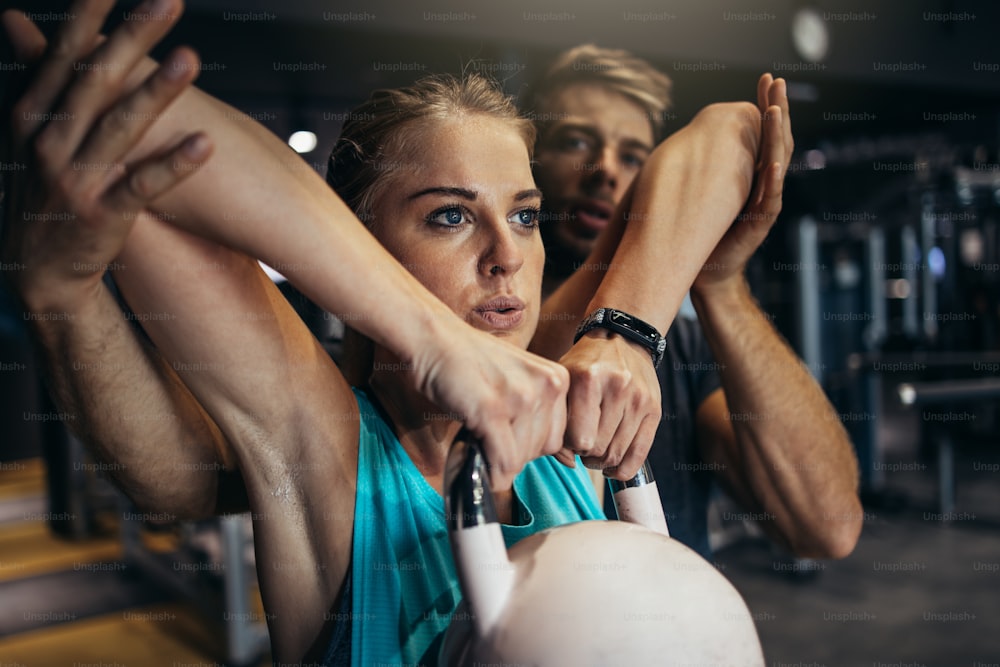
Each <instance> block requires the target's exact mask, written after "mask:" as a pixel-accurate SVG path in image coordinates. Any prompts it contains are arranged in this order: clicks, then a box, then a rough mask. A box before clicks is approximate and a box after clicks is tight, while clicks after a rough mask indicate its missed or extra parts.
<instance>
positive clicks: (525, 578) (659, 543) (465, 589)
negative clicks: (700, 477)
mask: <svg viewBox="0 0 1000 667" xmlns="http://www.w3.org/2000/svg"><path fill="white" fill-rule="evenodd" d="M444 488H445V502H446V512H447V519H448V524H449V526H448V528H449V536H450V540H451V547H452V553H453V555H454V560H455V567H456V570H457V573H458V579H459V584H460V586H461V589H462V595H463V598H464V599H463V601H462V603H461V604H460V606H459V608H458V609H457V610H456V612H455V614H454V616H453V618H452V623H451V625H450V626H449V628H448V630H447V632H446V634H445V638H444V641H443V643H442V647H441V653H440V659H439V664H440V665H447V666H448V667H470V666H473V665H505V666H513V665H532V666H537V667H566V666H567V665H573V666H574V667H586V666H592V667H621V666H622V665H636V666H641V665H652V666H656V667H671V666H675V667H680V666H682V665H688V666H689V665H699V666H706V667H707V666H710V665H713V666H714V665H731V666H734V667H736V666H738V667H763V666H764V656H763V653H762V651H761V646H760V640H759V639H758V637H757V631H756V628H755V627H754V623H753V619H752V617H751V615H750V611H749V610H748V609H747V606H746V603H745V602H744V601H743V598H742V597H741V596H740V594H739V593H738V592H737V591H736V589H735V588H734V587H733V585H732V584H731V583H729V581H728V580H727V579H726V578H725V577H723V576H722V575H721V574H720V573H719V572H718V570H716V568H715V567H714V566H713V565H712V564H711V563H709V562H708V561H706V560H705V559H704V558H702V557H701V556H700V555H699V554H698V553H696V552H695V551H693V550H691V549H690V548H688V547H687V546H685V545H683V544H681V543H680V542H678V541H676V540H674V539H672V538H670V537H669V536H668V535H667V526H666V520H665V519H664V516H663V508H662V506H661V505H660V500H659V496H658V494H657V492H656V487H655V483H653V482H652V478H651V475H649V473H648V467H644V471H643V472H642V473H640V475H638V476H637V478H635V479H633V480H631V481H630V482H628V483H624V484H622V483H618V484H615V485H612V491H613V492H614V493H615V503H616V506H617V507H618V509H619V517H621V518H623V519H628V520H622V521H581V522H578V523H574V524H568V525H564V526H559V527H556V528H550V529H548V530H544V531H541V532H539V533H536V534H534V535H531V536H529V537H527V538H525V539H523V540H521V541H520V542H518V543H517V544H516V545H514V546H513V547H512V548H511V549H510V550H509V551H508V550H507V548H506V546H505V544H504V540H503V533H502V532H501V529H500V523H499V521H498V519H497V513H496V508H495V505H494V502H493V495H492V492H491V491H490V485H489V480H488V475H487V464H486V460H485V457H484V454H483V450H482V446H481V443H480V442H478V441H477V440H476V439H475V438H474V437H472V436H471V434H470V433H469V432H467V431H464V430H463V431H462V432H461V433H459V435H458V437H457V438H456V439H455V441H454V443H453V444H452V448H451V450H450V451H449V456H448V463H447V469H446V473H445V487H444ZM643 524H645V525H643Z"/></svg>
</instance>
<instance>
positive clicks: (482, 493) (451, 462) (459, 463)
mask: <svg viewBox="0 0 1000 667" xmlns="http://www.w3.org/2000/svg"><path fill="white" fill-rule="evenodd" d="M607 480H608V489H609V491H610V492H611V497H612V499H613V500H614V504H615V510H616V512H617V513H618V518H619V519H620V520H622V521H627V522H629V523H637V524H640V525H642V526H645V527H646V528H649V529H650V530H654V531H656V532H658V533H661V534H663V535H667V536H669V535H670V532H669V531H668V529H667V520H666V517H665V516H664V514H663V505H662V504H661V502H660V494H659V492H658V491H657V488H656V480H655V479H654V478H653V471H652V469H651V468H650V467H649V462H648V461H643V463H642V467H641V468H639V472H637V473H636V475H635V476H634V477H632V478H631V479H629V480H626V481H624V482H623V481H621V480H617V479H612V478H610V477H608V478H607ZM444 482H445V484H444V488H445V498H446V501H445V503H446V505H447V516H448V529H449V530H452V531H454V530H461V529H463V528H468V527H471V526H482V525H485V524H488V523H499V519H498V517H497V511H496V504H495V503H494V501H493V492H492V490H491V488H490V480H489V462H488V461H487V460H486V454H485V452H484V451H483V445H482V442H481V441H480V440H479V439H478V438H476V437H475V436H474V435H473V434H472V432H471V431H469V430H468V429H466V428H464V427H463V428H462V430H461V431H459V432H458V435H457V436H455V440H454V441H453V442H452V445H451V450H450V451H449V453H448V462H447V466H446V470H445V477H444Z"/></svg>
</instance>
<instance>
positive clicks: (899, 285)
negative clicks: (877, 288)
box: [885, 278, 910, 299]
mask: <svg viewBox="0 0 1000 667" xmlns="http://www.w3.org/2000/svg"><path fill="white" fill-rule="evenodd" d="M885 286H886V290H885V291H886V292H887V293H888V296H889V298H890V299H905V298H907V297H908V296H910V281H909V280H907V279H906V278H898V279H896V280H887V281H886V285H885Z"/></svg>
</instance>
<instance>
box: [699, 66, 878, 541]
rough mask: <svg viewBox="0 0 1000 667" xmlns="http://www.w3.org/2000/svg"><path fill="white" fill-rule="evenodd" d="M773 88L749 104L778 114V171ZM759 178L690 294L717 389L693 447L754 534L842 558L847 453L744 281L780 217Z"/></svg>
mask: <svg viewBox="0 0 1000 667" xmlns="http://www.w3.org/2000/svg"><path fill="white" fill-rule="evenodd" d="M776 83H777V87H776V88H777V89H776V90H774V89H773V88H772V90H771V91H770V92H769V91H767V90H764V88H763V87H760V88H758V97H759V100H760V102H759V103H760V106H761V108H764V106H765V104H771V105H772V109H773V106H775V105H776V106H777V109H776V110H773V111H774V113H775V115H778V116H780V118H781V119H782V121H783V122H782V133H783V134H784V137H785V138H784V150H785V153H786V155H785V159H784V160H783V161H782V165H787V164H788V160H789V159H790V157H791V152H792V148H793V142H792V136H791V123H790V116H789V113H788V99H787V96H786V95H785V91H784V81H781V80H780V79H779V80H778V81H777V82H776ZM775 95H776V96H775ZM766 169H768V170H770V171H767V172H765V176H764V178H765V179H769V180H771V181H773V183H774V185H775V187H768V188H765V190H764V191H762V192H761V193H760V194H759V195H758V197H757V201H759V202H761V203H762V206H760V207H758V209H756V210H755V209H754V208H753V207H749V208H748V209H747V211H746V212H745V213H744V214H743V215H741V216H740V219H739V220H737V222H736V224H734V225H733V227H732V228H731V229H730V230H729V231H728V232H726V235H725V236H724V237H723V238H722V240H721V241H720V242H719V245H718V246H717V247H716V248H715V250H713V251H712V255H711V256H710V257H709V258H708V261H707V262H706V263H705V267H704V269H703V270H702V271H701V273H700V274H699V276H698V278H697V279H696V280H695V282H694V285H692V288H691V299H692V302H693V303H694V306H695V310H696V311H697V312H698V317H699V321H700V322H701V326H702V328H703V330H704V332H705V335H706V337H707V338H708V342H709V345H710V346H711V348H712V352H713V354H714V356H715V359H716V361H717V362H718V364H719V368H720V371H719V373H720V377H721V380H722V390H721V391H716V392H714V393H713V394H711V395H710V396H709V397H708V398H707V399H706V400H705V401H704V402H703V403H702V405H701V406H699V407H698V410H697V414H696V419H697V428H698V432H699V442H700V446H701V450H702V455H703V457H704V458H705V460H706V461H707V462H713V463H718V464H719V466H718V468H719V470H720V471H721V477H722V479H723V482H724V483H725V484H726V486H727V487H728V488H729V489H730V490H731V491H732V492H733V494H734V495H735V496H736V498H737V499H738V500H740V501H741V502H742V503H743V504H744V505H745V506H746V507H748V508H749V509H752V510H754V511H755V512H756V513H759V514H762V515H763V516H765V517H766V518H765V520H764V521H763V522H762V526H763V527H764V529H765V530H766V531H767V532H768V533H769V534H770V535H771V536H772V537H774V538H775V539H777V540H778V541H779V542H781V543H783V544H785V545H786V546H788V547H789V548H790V549H791V550H792V551H793V552H795V553H796V554H798V555H801V556H812V557H825V558H841V557H844V556H846V555H847V554H849V553H850V552H851V550H852V549H853V548H854V545H855V544H856V543H857V540H858V535H859V534H860V531H861V523H862V521H861V518H862V513H861V503H860V501H859V499H858V494H857V479H858V471H857V462H856V460H855V457H854V452H853V448H852V446H851V443H850V441H849V440H848V438H847V434H846V432H845V431H844V428H843V426H842V425H841V424H840V420H839V418H838V416H837V414H836V413H835V411H834V409H833V406H831V405H830V403H829V401H828V400H827V398H826V396H825V395H824V394H823V391H822V389H821V388H820V387H819V385H818V384H817V383H816V382H815V380H814V379H813V378H812V376H811V375H810V374H809V372H808V370H807V369H806V368H805V365H804V364H803V363H802V362H801V360H800V359H798V357H796V355H795V354H794V352H793V351H792V350H791V349H790V348H789V347H788V345H787V344H786V343H785V341H784V340H783V339H782V338H781V336H780V335H779V334H778V332H777V331H776V330H775V329H774V327H773V325H772V324H771V321H770V318H769V317H768V316H767V315H766V314H765V313H764V312H763V311H762V310H761V309H760V307H759V306H758V304H757V303H756V301H755V300H754V299H753V296H752V295H751V293H750V289H749V286H748V285H747V283H746V280H745V278H744V268H745V266H746V263H747V261H749V259H750V257H751V256H752V255H753V253H754V252H755V251H756V249H757V248H758V247H759V246H760V244H761V243H762V242H763V240H764V238H766V236H767V234H768V232H769V231H770V229H771V227H772V225H773V224H774V222H775V220H776V218H777V215H778V213H779V212H780V210H781V182H782V173H781V170H778V169H777V168H776V167H775V166H774V165H767V166H766ZM768 200H769V201H768ZM752 201H753V200H752Z"/></svg>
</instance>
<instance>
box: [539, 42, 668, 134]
mask: <svg viewBox="0 0 1000 667" xmlns="http://www.w3.org/2000/svg"><path fill="white" fill-rule="evenodd" d="M574 84H592V85H598V86H603V87H605V88H608V89H610V90H613V91H614V92H616V93H619V94H621V95H624V96H625V97H627V98H628V99H630V100H633V101H634V102H636V103H637V104H638V105H639V106H640V107H642V109H643V110H644V111H645V112H646V114H647V115H648V117H649V123H650V125H651V126H652V128H653V136H654V137H655V139H656V140H657V141H659V140H661V139H662V138H663V133H664V127H665V122H666V112H667V110H668V109H669V108H670V85H671V84H670V77H668V76H667V75H666V74H664V73H663V72H661V71H659V70H658V69H656V68H655V67H653V66H652V65H651V64H649V63H648V62H646V61H645V60H643V59H642V58H639V57H637V56H634V55H632V54H631V53H629V52H628V51H625V50H623V49H605V48H601V47H599V46H595V45H593V44H584V45H582V46H577V47H575V48H572V49H569V50H568V51H563V52H562V53H561V54H559V55H558V56H557V57H556V59H555V60H554V61H553V62H552V64H551V65H549V67H548V69H546V70H545V72H544V73H543V74H542V76H541V77H540V78H538V79H536V80H535V81H534V83H533V84H532V85H531V86H530V87H529V88H528V90H527V93H526V95H525V98H524V99H525V102H526V105H525V106H526V108H527V109H528V117H529V118H531V119H533V120H535V123H536V125H545V121H546V117H545V110H546V102H547V100H548V98H549V96H551V95H553V94H555V93H557V92H559V91H560V90H562V89H563V88H566V87H567V86H571V85H574Z"/></svg>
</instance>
